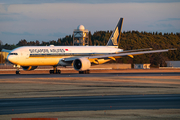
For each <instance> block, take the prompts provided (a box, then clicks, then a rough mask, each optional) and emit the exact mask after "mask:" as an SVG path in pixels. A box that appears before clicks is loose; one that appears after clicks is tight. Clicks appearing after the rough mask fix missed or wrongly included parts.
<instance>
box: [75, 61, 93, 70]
mask: <svg viewBox="0 0 180 120" xmlns="http://www.w3.org/2000/svg"><path fill="white" fill-rule="evenodd" d="M73 67H74V69H75V70H78V71H85V70H88V69H89V68H90V67H91V62H90V61H89V60H88V59H86V58H78V59H75V60H74V61H73Z"/></svg>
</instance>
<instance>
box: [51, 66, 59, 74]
mask: <svg viewBox="0 0 180 120" xmlns="http://www.w3.org/2000/svg"><path fill="white" fill-rule="evenodd" d="M49 73H50V74H61V70H58V69H57V66H53V70H49Z"/></svg>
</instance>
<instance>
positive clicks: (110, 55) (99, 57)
mask: <svg viewBox="0 0 180 120" xmlns="http://www.w3.org/2000/svg"><path fill="white" fill-rule="evenodd" d="M169 50H176V49H164V50H152V51H140V52H128V53H118V54H108V55H102V56H89V57H88V59H95V58H98V59H102V58H108V57H119V56H120V57H124V56H130V57H133V56H135V55H142V54H147V53H159V52H168V51H169Z"/></svg>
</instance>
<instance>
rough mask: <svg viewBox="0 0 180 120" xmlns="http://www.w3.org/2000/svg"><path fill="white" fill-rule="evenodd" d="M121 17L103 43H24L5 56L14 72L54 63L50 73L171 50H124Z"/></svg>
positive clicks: (81, 70) (84, 71)
mask: <svg viewBox="0 0 180 120" xmlns="http://www.w3.org/2000/svg"><path fill="white" fill-rule="evenodd" d="M123 20H124V18H120V19H119V21H118V23H117V25H116V27H115V29H114V31H113V33H112V34H111V37H110V38H109V41H108V43H107V45H106V46H54V45H50V46H23V47H19V48H16V49H14V50H12V51H11V52H10V53H9V55H8V56H7V59H8V61H9V62H10V63H12V64H14V66H15V67H16V68H17V70H16V74H20V71H19V68H20V67H22V68H23V70H27V71H30V70H34V69H36V68H37V67H38V66H53V70H50V71H49V73H50V74H60V73H61V71H60V70H58V69H57V66H64V67H66V66H73V68H74V69H75V70H77V71H79V74H88V73H90V70H89V69H90V67H91V66H92V65H98V64H103V63H106V62H108V61H110V60H116V59H117V58H121V57H124V56H129V57H132V58H133V57H134V56H135V55H142V54H147V53H158V52H168V51H169V50H174V49H164V50H151V49H152V48H145V49H137V50H127V51H124V50H123V49H120V48H118V47H119V46H118V45H120V37H121V30H122V25H123ZM144 50H146V51H144ZM149 50H151V51H149Z"/></svg>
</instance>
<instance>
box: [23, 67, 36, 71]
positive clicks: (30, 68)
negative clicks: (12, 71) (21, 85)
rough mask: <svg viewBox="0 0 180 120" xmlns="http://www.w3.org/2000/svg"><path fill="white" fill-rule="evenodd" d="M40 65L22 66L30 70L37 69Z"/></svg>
mask: <svg viewBox="0 0 180 120" xmlns="http://www.w3.org/2000/svg"><path fill="white" fill-rule="evenodd" d="M37 67H38V66H22V68H23V70H26V71H30V70H34V69H36V68H37Z"/></svg>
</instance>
